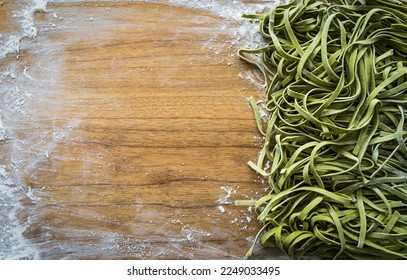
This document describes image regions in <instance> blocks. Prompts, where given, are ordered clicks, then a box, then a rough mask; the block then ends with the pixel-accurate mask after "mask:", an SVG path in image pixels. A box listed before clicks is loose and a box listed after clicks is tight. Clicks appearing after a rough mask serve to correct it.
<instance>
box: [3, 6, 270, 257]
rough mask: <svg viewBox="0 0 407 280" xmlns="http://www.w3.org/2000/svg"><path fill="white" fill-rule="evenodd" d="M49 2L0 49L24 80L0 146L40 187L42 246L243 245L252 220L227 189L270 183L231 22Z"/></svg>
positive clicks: (189, 250) (237, 250) (29, 205)
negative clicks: (257, 165)
mask: <svg viewBox="0 0 407 280" xmlns="http://www.w3.org/2000/svg"><path fill="white" fill-rule="evenodd" d="M48 9H49V11H50V12H48V13H46V14H38V15H37V25H38V31H39V32H38V36H37V38H36V39H35V40H25V41H24V43H23V48H22V51H21V53H20V55H19V58H18V59H16V58H15V57H13V58H8V59H7V60H4V61H2V62H0V63H2V64H3V65H1V67H2V68H4V67H6V66H7V65H8V64H10V63H11V65H12V66H13V67H14V69H15V70H16V72H17V73H25V74H26V75H20V77H17V79H16V80H15V84H16V86H17V87H18V88H19V89H20V91H19V92H20V93H24V92H30V97H29V98H24V104H20V105H18V106H17V105H16V104H14V105H13V104H8V105H7V106H8V109H7V108H6V110H4V112H3V114H4V120H3V122H4V124H5V125H6V127H7V129H8V131H9V133H10V134H11V137H10V139H9V140H7V141H6V142H3V143H2V146H1V151H2V154H3V158H2V161H3V162H8V163H13V164H14V166H15V169H14V172H16V174H15V177H16V180H17V181H18V182H19V183H20V184H21V185H23V186H25V188H27V190H29V191H31V192H32V193H33V194H35V197H36V200H33V199H28V198H27V199H26V200H25V204H26V211H24V212H23V213H21V217H20V218H21V220H22V221H23V222H27V223H28V224H29V227H28V230H27V231H26V233H25V236H26V237H27V238H28V239H30V240H31V241H32V242H33V243H34V244H35V245H36V246H38V248H40V251H41V258H44V259H62V258H66V259H231V258H238V259H239V258H243V257H244V254H245V253H246V251H247V250H248V248H249V247H250V245H251V242H250V241H248V240H247V238H248V237H253V236H254V235H255V234H256V233H257V231H258V229H259V225H258V224H257V223H256V221H253V219H254V218H255V216H254V213H252V212H249V211H248V209H247V207H242V208H240V207H236V206H234V205H232V204H231V203H233V201H234V200H236V199H247V198H254V197H257V196H259V195H260V194H261V193H263V192H264V190H263V189H264V186H263V185H262V184H261V183H260V182H259V181H258V179H257V176H256V174H254V172H253V171H252V170H250V169H249V168H248V167H247V165H246V162H247V161H248V160H254V159H256V156H257V153H258V152H259V142H258V141H256V140H255V139H254V137H256V136H258V132H257V129H256V126H255V122H254V120H253V116H252V112H251V110H250V108H249V107H248V105H247V102H246V98H247V97H248V96H250V95H255V96H258V95H260V94H261V92H260V91H259V89H258V88H257V87H256V86H254V85H252V84H249V83H248V82H247V81H245V80H243V79H241V78H239V74H240V72H241V69H242V68H244V67H247V66H246V65H243V64H241V62H239V61H238V59H237V58H236V56H235V52H236V48H235V47H232V46H233V45H234V44H232V43H233V40H234V38H233V34H234V30H235V29H236V28H237V26H236V24H233V23H231V22H226V21H225V20H224V19H221V18H218V17H217V16H215V15H213V14H211V13H209V12H204V11H198V10H192V9H185V8H179V7H172V6H168V5H163V4H150V3H140V2H135V3H104V4H103V5H102V4H99V5H96V4H92V3H85V4H84V3H64V4H49V5H48ZM54 13H55V15H54ZM0 27H1V28H4V26H3V25H1V26H0ZM6 64H7V65H6ZM16 108H18V109H19V110H17V109H16ZM5 155H8V156H5ZM228 191H229V192H230V197H229V196H228ZM219 206H221V207H219ZM222 207H223V208H224V209H225V211H224V212H222ZM275 256H276V254H275V253H274V252H272V253H269V255H267V256H264V255H263V256H262V257H275Z"/></svg>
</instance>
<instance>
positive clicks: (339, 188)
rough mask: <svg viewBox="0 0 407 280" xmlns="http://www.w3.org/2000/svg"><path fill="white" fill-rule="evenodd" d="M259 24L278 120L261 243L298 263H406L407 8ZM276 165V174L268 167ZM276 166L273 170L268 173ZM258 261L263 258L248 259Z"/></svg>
mask: <svg viewBox="0 0 407 280" xmlns="http://www.w3.org/2000/svg"><path fill="white" fill-rule="evenodd" d="M244 17H245V18H248V19H252V20H258V21H259V24H260V33H261V34H262V36H263V37H264V38H265V40H266V41H267V44H266V45H265V46H263V47H261V48H258V49H241V50H239V52H238V54H239V57H240V58H241V59H243V60H245V61H247V62H249V63H251V64H253V65H255V66H256V67H257V68H258V69H260V70H261V71H262V73H263V74H264V78H265V82H266V87H265V95H266V104H265V107H266V110H267V113H268V120H267V121H264V120H263V119H261V118H260V114H259V113H258V110H259V108H258V107H257V104H256V101H255V99H254V98H253V97H251V98H250V99H249V101H250V104H251V106H252V108H253V110H254V112H255V118H256V123H257V126H258V129H259V131H260V133H261V134H262V135H263V136H264V143H263V147H262V150H261V152H260V155H259V158H258V161H257V163H254V162H249V166H250V167H252V168H253V169H254V170H255V171H256V172H258V173H259V174H260V175H261V176H264V177H265V178H266V179H267V182H268V184H269V185H270V189H271V191H270V193H268V194H267V195H265V196H263V197H261V198H259V199H257V201H254V202H248V201H241V202H237V204H253V205H254V206H255V208H256V211H257V213H258V220H259V221H260V222H261V224H262V225H263V228H262V230H261V231H260V232H259V234H258V236H257V238H256V242H257V240H259V242H260V243H261V244H262V245H264V246H266V247H278V248H280V249H281V250H282V251H283V252H285V253H286V254H288V255H289V256H290V257H291V258H294V259H299V258H307V257H310V256H317V257H320V258H327V259H407V157H406V155H407V144H406V139H407V123H406V121H405V118H406V114H407V90H406V89H407V1H406V0H387V1H384V0H366V1H345V0H341V1H339V0H337V1H326V0H294V1H291V2H289V3H287V4H284V5H278V6H273V7H271V8H270V10H269V11H268V12H267V13H265V14H261V15H244ZM268 162H269V163H270V164H267V163H268ZM268 166H270V167H268ZM252 254H253V247H252V248H251V249H250V250H249V252H248V253H247V257H251V256H252Z"/></svg>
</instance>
